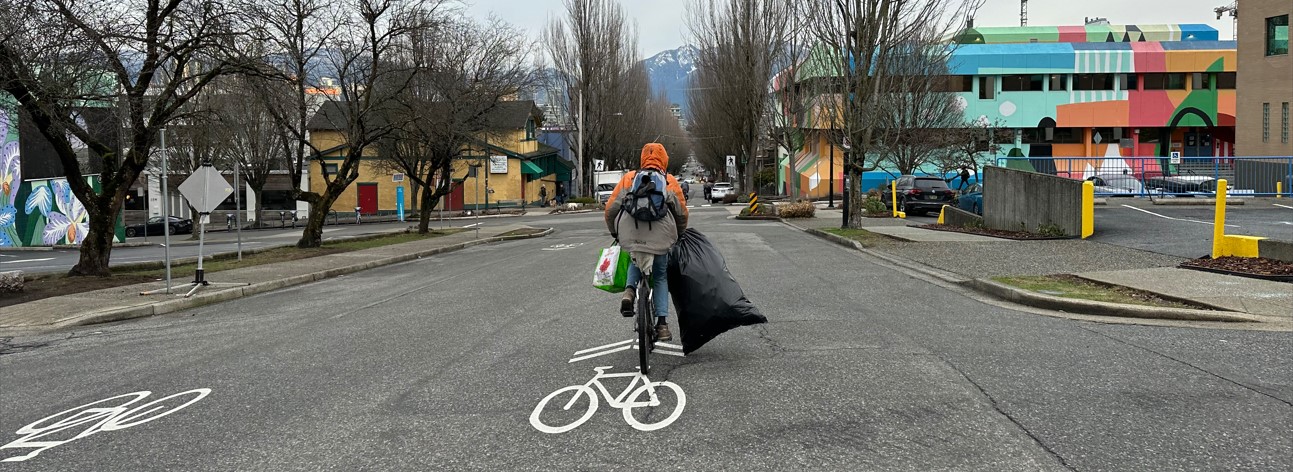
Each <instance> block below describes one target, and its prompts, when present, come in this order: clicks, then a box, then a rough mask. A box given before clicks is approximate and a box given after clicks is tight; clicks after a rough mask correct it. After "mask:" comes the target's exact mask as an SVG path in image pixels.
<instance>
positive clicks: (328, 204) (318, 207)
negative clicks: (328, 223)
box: [296, 192, 341, 249]
mask: <svg viewBox="0 0 1293 472" xmlns="http://www.w3.org/2000/svg"><path fill="white" fill-rule="evenodd" d="M334 193H335V194H336V195H333V194H334ZM340 194H341V192H327V193H325V194H323V195H320V196H319V198H317V199H312V200H314V201H309V200H306V201H307V202H308V203H309V204H310V218H309V219H307V220H305V229H304V230H302V231H301V239H300V240H299V241H297V242H296V247H298V248H301V249H307V248H315V247H320V246H323V223H324V222H325V221H324V220H325V219H326V218H327V217H328V210H329V209H331V208H332V204H333V203H335V202H336V201H337V197H339V196H340Z"/></svg>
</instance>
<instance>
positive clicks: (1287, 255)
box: [1257, 239, 1293, 262]
mask: <svg viewBox="0 0 1293 472" xmlns="http://www.w3.org/2000/svg"><path fill="white" fill-rule="evenodd" d="M1257 255H1258V256H1261V257H1265V258H1267V259H1275V260H1277V261H1284V262H1293V242H1288V241H1279V240H1275V239H1263V240H1261V241H1257Z"/></svg>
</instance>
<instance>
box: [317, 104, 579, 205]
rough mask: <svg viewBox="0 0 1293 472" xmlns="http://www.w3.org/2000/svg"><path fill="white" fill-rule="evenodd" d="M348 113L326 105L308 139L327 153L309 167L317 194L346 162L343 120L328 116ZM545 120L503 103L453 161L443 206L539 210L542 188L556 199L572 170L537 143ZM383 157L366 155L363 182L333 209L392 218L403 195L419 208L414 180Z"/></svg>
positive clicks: (374, 151)
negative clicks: (326, 177) (327, 177)
mask: <svg viewBox="0 0 1293 472" xmlns="http://www.w3.org/2000/svg"><path fill="white" fill-rule="evenodd" d="M342 113H343V112H341V111H340V106H339V104H337V103H331V102H330V103H326V104H324V106H323V107H322V108H321V109H320V111H319V114H318V115H316V116H315V118H314V119H312V120H311V122H310V124H311V126H310V128H311V129H310V140H311V142H312V144H314V146H315V148H316V149H321V150H322V151H320V152H321V154H322V155H323V158H322V159H321V161H318V160H316V161H314V162H312V163H311V165H310V190H312V191H314V192H322V191H323V188H324V187H325V185H326V183H325V181H324V180H323V175H322V172H323V170H324V168H323V166H328V169H327V170H328V171H329V175H331V173H333V172H336V171H337V168H338V167H340V164H341V163H342V161H343V160H344V152H345V149H346V146H345V135H344V133H343V132H342V131H340V130H338V129H337V127H336V126H334V125H332V123H333V122H342V121H343V120H330V119H327V118H326V116H335V115H340V114H342ZM542 122H543V114H542V112H540V111H539V109H538V107H536V106H535V105H534V102H533V101H529V100H519V101H509V102H503V103H501V104H499V106H498V107H496V108H495V109H494V110H493V111H492V112H491V113H490V115H489V116H488V117H487V118H486V123H487V129H486V130H485V131H484V132H482V133H481V134H480V136H479V137H478V138H477V139H476V140H475V142H474V143H473V144H472V145H471V146H470V148H469V149H468V150H467V151H466V152H464V153H463V157H461V158H459V159H456V160H455V161H454V162H453V164H452V166H453V167H452V168H453V171H452V172H451V174H452V176H453V180H454V188H453V190H452V191H451V192H450V195H449V196H447V197H445V198H442V199H441V200H440V205H439V206H437V208H444V209H447V210H463V209H473V208H478V207H479V208H485V207H486V205H488V208H508V207H521V206H534V205H536V204H537V203H539V201H540V198H539V195H540V188H542V187H546V189H547V197H548V199H552V198H555V197H556V190H557V189H556V186H557V182H569V181H570V170H571V169H572V168H573V166H572V165H571V164H570V163H569V162H567V161H565V160H564V159H561V158H560V157H559V155H558V150H557V149H556V148H554V147H552V146H548V145H545V144H542V143H540V142H539V141H538V139H537V132H538V129H539V127H540V126H541V125H542ZM378 154H379V151H378V146H370V147H368V148H367V149H365V150H364V157H363V159H362V160H361V163H360V169H359V178H358V179H356V180H355V182H354V183H352V184H351V185H350V187H349V188H347V189H346V190H345V191H344V192H343V193H342V194H341V196H340V197H339V198H337V201H336V202H335V203H334V204H333V205H332V210H334V211H336V212H338V213H353V212H355V209H356V208H359V211H360V212H361V213H363V214H366V215H367V214H394V213H396V211H397V208H398V202H399V195H401V193H402V194H403V200H404V209H405V211H412V210H413V208H414V207H416V204H417V202H416V201H415V200H414V199H413V188H412V187H413V184H412V181H411V180H406V179H404V178H403V174H401V173H399V172H398V170H396V169H394V168H392V167H393V166H390V165H389V164H386V163H385V162H384V161H383V160H382V157H381V156H380V155H378ZM473 168H474V170H473ZM401 188H403V190H400V189H401Z"/></svg>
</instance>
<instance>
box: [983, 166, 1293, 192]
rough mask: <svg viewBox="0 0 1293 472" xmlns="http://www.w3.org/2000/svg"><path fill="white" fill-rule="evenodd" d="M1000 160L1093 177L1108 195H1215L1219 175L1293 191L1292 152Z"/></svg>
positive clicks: (1254, 186) (1256, 187)
mask: <svg viewBox="0 0 1293 472" xmlns="http://www.w3.org/2000/svg"><path fill="white" fill-rule="evenodd" d="M997 165H998V166H1001V167H1007V168H1011V169H1020V170H1027V171H1032V172H1039V173H1043V174H1051V175H1057V176H1060V177H1067V178H1071V179H1075V180H1090V181H1092V182H1094V183H1095V191H1096V195H1098V196H1105V197H1109V196H1131V197H1135V196H1140V197H1156V196H1164V197H1191V196H1198V197H1211V196H1213V195H1214V194H1216V190H1217V189H1216V182H1217V181H1218V180H1220V179H1226V181H1227V182H1228V184H1227V186H1228V187H1229V190H1228V193H1229V194H1230V195H1231V196H1237V197H1243V196H1255V197H1256V196H1261V197H1274V196H1280V197H1284V198H1290V197H1293V156H1263V157H1001V158H997Z"/></svg>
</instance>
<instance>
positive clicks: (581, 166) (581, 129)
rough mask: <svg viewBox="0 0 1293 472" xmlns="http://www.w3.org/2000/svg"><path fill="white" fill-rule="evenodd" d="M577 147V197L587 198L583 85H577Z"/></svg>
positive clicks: (581, 83)
mask: <svg viewBox="0 0 1293 472" xmlns="http://www.w3.org/2000/svg"><path fill="white" fill-rule="evenodd" d="M577 126H579V146H578V148H577V150H576V152H577V153H578V154H579V158H578V159H579V169H578V170H577V171H576V173H577V174H578V175H579V195H580V196H582V197H586V196H588V189H587V188H585V187H584V180H585V178H584V85H583V82H580V84H579V124H578V125H577Z"/></svg>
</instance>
